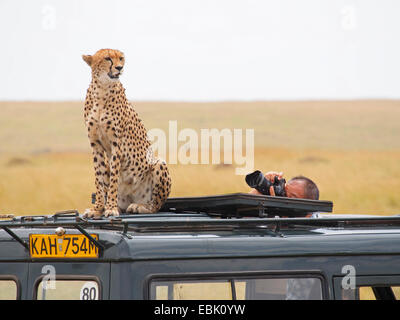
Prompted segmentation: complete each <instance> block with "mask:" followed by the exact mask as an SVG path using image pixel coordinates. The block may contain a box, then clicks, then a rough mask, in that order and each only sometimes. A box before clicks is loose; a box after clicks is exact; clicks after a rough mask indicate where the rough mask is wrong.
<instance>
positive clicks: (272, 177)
mask: <svg viewBox="0 0 400 320" xmlns="http://www.w3.org/2000/svg"><path fill="white" fill-rule="evenodd" d="M264 177H265V178H266V179H268V180H269V181H270V182H271V183H274V180H275V177H278V179H279V180H280V179H282V178H283V172H276V171H268V172H267V173H266V174H265V175H264ZM249 193H250V194H258V195H261V193H260V192H258V191H257V190H256V189H251V191H250V192H249ZM269 194H270V195H271V196H273V197H275V190H274V187H273V186H270V187H269Z"/></svg>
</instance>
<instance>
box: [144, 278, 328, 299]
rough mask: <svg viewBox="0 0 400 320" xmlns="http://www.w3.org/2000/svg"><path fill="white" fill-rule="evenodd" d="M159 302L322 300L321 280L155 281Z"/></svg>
mask: <svg viewBox="0 0 400 320" xmlns="http://www.w3.org/2000/svg"><path fill="white" fill-rule="evenodd" d="M150 298H151V299H156V300H202V299H206V300H213V299H219V300H232V299H236V300H292V299H293V300H320V299H322V287H321V280H320V279H319V278H257V279H226V280H208V279H204V280H170V281H152V282H151V285H150Z"/></svg>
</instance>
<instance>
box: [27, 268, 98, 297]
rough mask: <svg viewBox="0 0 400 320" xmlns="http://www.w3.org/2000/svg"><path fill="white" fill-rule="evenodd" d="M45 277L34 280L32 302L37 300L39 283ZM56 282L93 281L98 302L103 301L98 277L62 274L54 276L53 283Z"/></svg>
mask: <svg viewBox="0 0 400 320" xmlns="http://www.w3.org/2000/svg"><path fill="white" fill-rule="evenodd" d="M44 277H46V275H41V276H39V277H37V278H36V279H35V282H34V286H33V296H32V298H33V300H37V301H39V300H38V289H39V285H40V283H41V282H42V281H43V278H44ZM57 280H60V281H62V280H64V281H85V280H86V281H94V282H96V283H97V287H98V289H99V294H98V296H99V299H98V300H103V299H102V297H103V288H102V283H101V280H100V278H99V277H97V276H90V275H88V276H86V275H70V274H62V275H56V277H55V281H57Z"/></svg>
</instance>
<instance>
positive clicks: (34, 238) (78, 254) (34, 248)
mask: <svg viewBox="0 0 400 320" xmlns="http://www.w3.org/2000/svg"><path fill="white" fill-rule="evenodd" d="M91 236H92V237H93V238H94V239H96V240H98V238H99V237H98V235H96V234H91ZM29 251H30V255H31V258H97V257H98V256H99V252H98V248H97V247H96V246H95V245H94V244H93V243H92V242H91V241H90V240H89V239H88V238H87V237H86V236H84V235H83V234H70V235H67V234H65V235H63V236H57V235H54V234H30V235H29Z"/></svg>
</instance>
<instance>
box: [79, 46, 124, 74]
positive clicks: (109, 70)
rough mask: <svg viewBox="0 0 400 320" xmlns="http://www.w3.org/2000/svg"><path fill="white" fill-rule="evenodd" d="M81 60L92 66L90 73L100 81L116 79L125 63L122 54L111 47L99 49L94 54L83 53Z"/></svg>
mask: <svg viewBox="0 0 400 320" xmlns="http://www.w3.org/2000/svg"><path fill="white" fill-rule="evenodd" d="M82 58H83V60H84V61H85V62H86V63H87V64H88V65H89V66H90V67H91V68H92V75H93V77H96V78H98V79H100V80H101V81H102V82H108V81H118V79H119V76H120V75H121V74H122V70H123V67H124V63H125V58H124V54H123V53H122V52H121V51H118V50H113V49H101V50H99V51H97V52H96V53H95V54H94V55H92V56H91V55H83V56H82Z"/></svg>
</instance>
